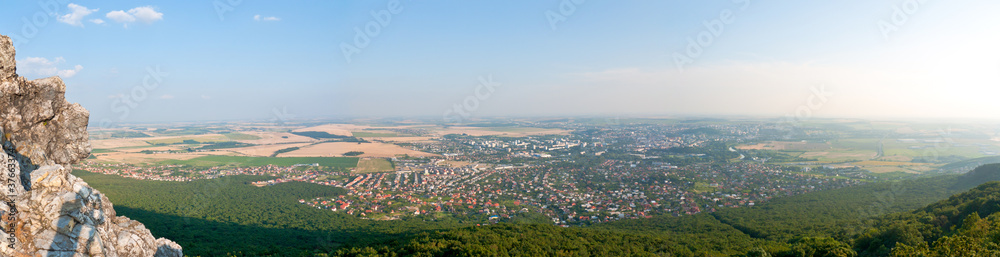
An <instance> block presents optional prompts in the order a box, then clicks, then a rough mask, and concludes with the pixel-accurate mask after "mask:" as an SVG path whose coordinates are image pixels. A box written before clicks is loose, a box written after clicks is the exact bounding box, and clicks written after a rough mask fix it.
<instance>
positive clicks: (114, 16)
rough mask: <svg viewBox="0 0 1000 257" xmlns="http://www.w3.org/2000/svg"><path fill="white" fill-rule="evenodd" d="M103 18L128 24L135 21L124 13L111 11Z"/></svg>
mask: <svg viewBox="0 0 1000 257" xmlns="http://www.w3.org/2000/svg"><path fill="white" fill-rule="evenodd" d="M105 17H108V19H111V20H113V21H117V22H119V23H129V22H134V21H135V17H133V16H132V15H131V14H128V13H126V12H125V11H112V12H109V13H108V14H107V15H105Z"/></svg>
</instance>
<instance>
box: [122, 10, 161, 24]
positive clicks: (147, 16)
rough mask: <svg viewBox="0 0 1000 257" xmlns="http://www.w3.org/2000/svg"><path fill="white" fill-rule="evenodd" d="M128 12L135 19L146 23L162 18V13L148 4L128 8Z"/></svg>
mask: <svg viewBox="0 0 1000 257" xmlns="http://www.w3.org/2000/svg"><path fill="white" fill-rule="evenodd" d="M128 13H129V14H132V15H133V16H135V18H136V19H138V20H139V21H141V22H143V23H146V24H150V23H153V22H154V21H158V20H162V19H163V13H160V12H156V10H155V9H153V7H150V6H143V7H136V8H133V9H132V10H128Z"/></svg>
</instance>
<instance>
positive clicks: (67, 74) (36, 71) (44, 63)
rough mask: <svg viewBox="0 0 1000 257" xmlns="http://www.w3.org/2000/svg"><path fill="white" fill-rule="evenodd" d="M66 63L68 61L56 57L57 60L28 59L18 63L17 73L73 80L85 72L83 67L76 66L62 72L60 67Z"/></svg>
mask: <svg viewBox="0 0 1000 257" xmlns="http://www.w3.org/2000/svg"><path fill="white" fill-rule="evenodd" d="M65 62H66V59H63V58H62V57H56V59H55V60H49V59H46V58H42V57H28V58H24V59H22V60H18V61H17V71H18V72H19V73H23V74H26V75H36V76H42V77H51V76H56V75H58V76H60V77H63V78H72V77H73V76H76V74H77V73H79V72H80V71H81V70H83V66H82V65H75V66H73V68H72V69H68V70H60V69H59V65H60V64H62V63H65Z"/></svg>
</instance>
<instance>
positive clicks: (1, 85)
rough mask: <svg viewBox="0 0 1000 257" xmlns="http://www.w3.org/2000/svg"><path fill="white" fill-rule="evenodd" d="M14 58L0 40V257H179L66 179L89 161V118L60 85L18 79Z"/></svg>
mask: <svg viewBox="0 0 1000 257" xmlns="http://www.w3.org/2000/svg"><path fill="white" fill-rule="evenodd" d="M14 54H15V53H14V47H13V44H12V42H11V40H10V38H8V37H6V36H3V35H0V145H2V148H3V151H0V180H2V181H0V191H2V192H0V200H2V203H0V228H2V229H0V256H106V257H112V256H122V257H125V256H164V257H168V256H169V257H174V256H176V257H180V256H183V254H182V252H181V247H180V245H177V243H174V242H172V241H170V240H167V239H163V238H159V239H157V238H154V237H153V235H152V234H151V233H150V232H149V230H148V229H146V227H145V226H144V225H142V223H139V222H137V221H133V220H130V219H129V218H126V217H119V216H116V215H115V209H114V208H113V206H112V205H111V201H109V200H108V198H107V197H105V196H104V195H103V194H101V193H100V192H98V191H97V190H94V189H93V188H91V187H90V186H89V185H87V182H84V181H83V180H81V179H79V178H77V177H75V176H73V175H71V174H70V171H71V170H72V169H71V168H70V166H69V165H70V164H72V163H75V162H77V161H80V160H82V159H84V158H86V157H87V156H89V155H90V150H91V148H90V143H89V142H88V141H87V140H88V134H87V123H88V120H89V116H90V113H89V112H88V111H87V110H86V109H84V108H83V107H81V106H80V105H78V104H69V103H67V102H66V99H65V93H66V85H65V84H63V82H62V79H60V78H58V77H52V78H46V79H39V80H33V81H27V80H26V79H24V78H22V77H19V76H17V74H16V73H15V71H16V63H15V60H14Z"/></svg>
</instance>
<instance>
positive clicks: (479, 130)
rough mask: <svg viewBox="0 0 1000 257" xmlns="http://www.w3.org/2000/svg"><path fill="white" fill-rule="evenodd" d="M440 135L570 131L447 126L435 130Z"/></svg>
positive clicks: (566, 132) (523, 135)
mask: <svg viewBox="0 0 1000 257" xmlns="http://www.w3.org/2000/svg"><path fill="white" fill-rule="evenodd" d="M433 131H434V133H435V134H436V135H438V136H444V135H451V134H459V135H461V134H465V135H470V136H509V137H525V136H538V135H565V134H568V133H569V132H570V131H568V130H562V129H548V128H529V127H447V128H438V129H434V130H433Z"/></svg>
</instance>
